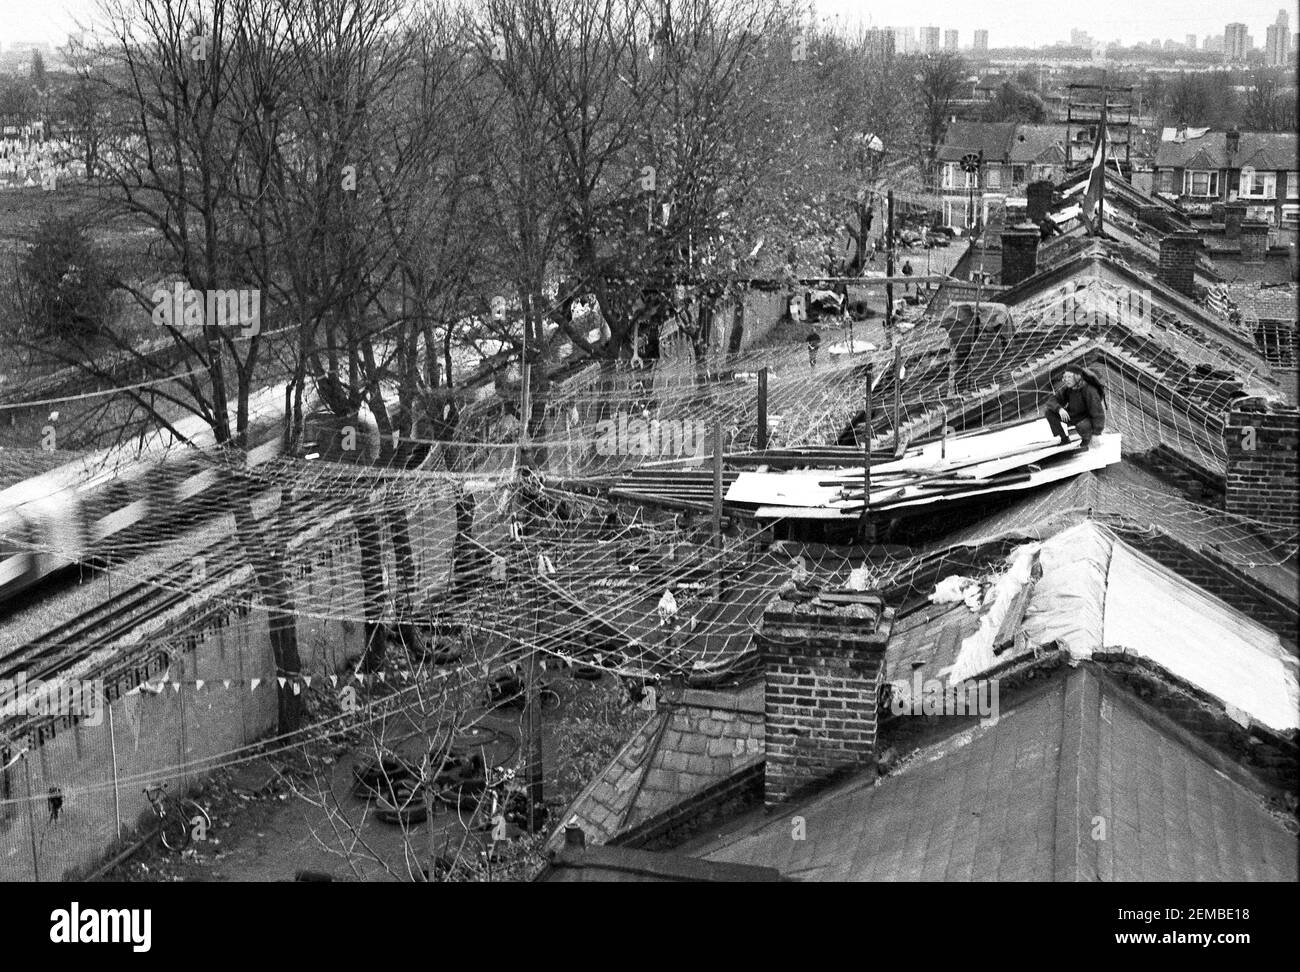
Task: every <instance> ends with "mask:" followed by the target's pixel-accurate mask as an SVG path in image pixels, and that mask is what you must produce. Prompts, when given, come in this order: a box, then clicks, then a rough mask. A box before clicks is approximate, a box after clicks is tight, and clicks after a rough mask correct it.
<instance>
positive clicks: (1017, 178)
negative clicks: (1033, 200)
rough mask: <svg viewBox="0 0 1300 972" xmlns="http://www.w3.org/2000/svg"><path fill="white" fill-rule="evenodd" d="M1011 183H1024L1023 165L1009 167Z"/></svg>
mask: <svg viewBox="0 0 1300 972" xmlns="http://www.w3.org/2000/svg"><path fill="white" fill-rule="evenodd" d="M1011 181H1012V182H1014V183H1015V184H1016V185H1020V183H1022V182H1024V181H1025V167H1024V166H1023V165H1013V166H1012V167H1011Z"/></svg>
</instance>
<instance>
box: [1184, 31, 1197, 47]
mask: <svg viewBox="0 0 1300 972" xmlns="http://www.w3.org/2000/svg"><path fill="white" fill-rule="evenodd" d="M1183 46H1184V47H1185V48H1187V49H1188V50H1189V51H1194V50H1196V35H1195V34H1188V35H1187V40H1186V42H1185V43H1184V44H1183Z"/></svg>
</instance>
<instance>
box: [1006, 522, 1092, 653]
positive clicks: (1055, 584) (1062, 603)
mask: <svg viewBox="0 0 1300 972" xmlns="http://www.w3.org/2000/svg"><path fill="white" fill-rule="evenodd" d="M1113 543H1114V541H1113V540H1112V539H1111V537H1110V536H1109V535H1108V534H1107V532H1106V531H1104V530H1102V529H1101V528H1100V527H1098V526H1097V525H1096V524H1095V523H1092V522H1085V523H1080V524H1079V525H1078V526H1075V527H1071V528H1070V529H1068V530H1063V531H1062V532H1060V533H1058V534H1057V535H1056V536H1054V537H1052V538H1051V539H1050V540H1047V541H1044V543H1043V544H1042V546H1041V548H1040V549H1039V554H1038V560H1039V563H1040V564H1041V565H1042V568H1043V576H1042V577H1041V578H1039V580H1038V582H1037V583H1036V584H1035V585H1034V593H1033V595H1032V596H1031V597H1030V599H1029V606H1028V608H1026V610H1025V620H1024V624H1023V627H1022V630H1023V632H1024V634H1025V637H1026V639H1027V642H1028V644H1029V645H1030V646H1034V647H1039V646H1043V645H1050V644H1052V643H1053V642H1056V643H1058V644H1061V645H1063V646H1064V647H1065V648H1066V649H1067V650H1068V651H1069V652H1070V654H1071V655H1073V656H1075V657H1076V658H1090V657H1091V656H1092V653H1093V652H1094V651H1096V650H1098V649H1099V648H1101V646H1102V644H1103V639H1102V633H1103V625H1102V620H1103V615H1102V610H1103V605H1104V602H1105V597H1106V575H1107V570H1108V568H1109V566H1110V558H1111V548H1112V546H1113Z"/></svg>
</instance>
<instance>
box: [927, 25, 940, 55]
mask: <svg viewBox="0 0 1300 972" xmlns="http://www.w3.org/2000/svg"><path fill="white" fill-rule="evenodd" d="M925 53H927V54H937V53H939V28H938V27H927V28H925Z"/></svg>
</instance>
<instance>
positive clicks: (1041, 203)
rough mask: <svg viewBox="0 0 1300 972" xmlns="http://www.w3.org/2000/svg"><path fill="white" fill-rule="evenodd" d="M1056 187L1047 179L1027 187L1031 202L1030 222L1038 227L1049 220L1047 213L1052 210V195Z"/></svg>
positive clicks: (1026, 190) (1027, 194) (1026, 193)
mask: <svg viewBox="0 0 1300 972" xmlns="http://www.w3.org/2000/svg"><path fill="white" fill-rule="evenodd" d="M1055 190H1056V187H1055V186H1053V185H1052V183H1051V182H1050V181H1048V180H1047V179H1039V180H1038V181H1037V182H1031V183H1030V184H1029V185H1028V186H1026V187H1025V195H1026V197H1028V200H1029V211H1028V218H1029V222H1031V223H1033V224H1034V225H1035V226H1037V225H1038V224H1039V223H1041V222H1042V221H1043V220H1045V219H1046V218H1047V211H1048V210H1049V209H1051V208H1052V193H1053V192H1055Z"/></svg>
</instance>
